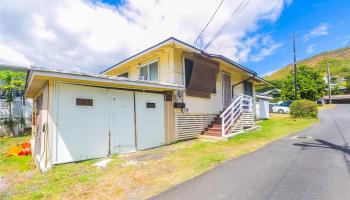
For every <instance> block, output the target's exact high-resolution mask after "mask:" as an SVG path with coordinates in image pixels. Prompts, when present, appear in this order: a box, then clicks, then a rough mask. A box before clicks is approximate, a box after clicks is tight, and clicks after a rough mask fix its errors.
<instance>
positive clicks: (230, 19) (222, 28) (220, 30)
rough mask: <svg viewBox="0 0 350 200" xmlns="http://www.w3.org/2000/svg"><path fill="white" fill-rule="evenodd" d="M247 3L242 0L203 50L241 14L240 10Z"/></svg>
mask: <svg viewBox="0 0 350 200" xmlns="http://www.w3.org/2000/svg"><path fill="white" fill-rule="evenodd" d="M248 3H249V0H243V1H242V2H241V4H240V5H239V6H238V7H237V9H236V10H234V12H233V13H232V15H231V16H230V17H229V18H228V19H227V21H226V22H225V23H224V24H223V25H222V26H221V27H220V29H219V30H218V31H217V32H216V33H215V35H214V37H213V38H212V39H211V40H210V41H209V42H208V44H207V45H206V46H205V47H204V49H203V50H206V49H207V48H208V47H209V46H210V45H211V44H212V43H213V41H214V40H215V39H216V38H217V37H218V36H219V35H220V34H221V32H222V31H223V30H224V29H225V28H226V26H228V25H229V24H230V23H231V22H232V21H233V20H234V19H235V18H236V17H237V16H238V15H239V14H240V13H241V12H242V10H243V9H244V8H245V7H246V6H247V4H248Z"/></svg>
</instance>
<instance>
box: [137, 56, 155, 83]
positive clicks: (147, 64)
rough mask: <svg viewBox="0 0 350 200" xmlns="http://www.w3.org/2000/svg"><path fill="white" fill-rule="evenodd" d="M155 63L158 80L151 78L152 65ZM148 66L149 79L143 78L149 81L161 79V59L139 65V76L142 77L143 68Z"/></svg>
mask: <svg viewBox="0 0 350 200" xmlns="http://www.w3.org/2000/svg"><path fill="white" fill-rule="evenodd" d="M153 63H157V80H151V79H150V78H151V74H150V66H151V64H153ZM143 67H147V79H142V80H147V81H159V59H157V60H153V61H151V62H148V63H146V64H143V65H140V66H139V78H140V79H141V77H142V76H141V68H143Z"/></svg>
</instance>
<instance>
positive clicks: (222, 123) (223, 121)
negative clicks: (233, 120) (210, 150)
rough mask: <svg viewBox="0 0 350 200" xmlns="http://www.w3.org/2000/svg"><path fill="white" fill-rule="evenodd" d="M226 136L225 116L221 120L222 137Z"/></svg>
mask: <svg viewBox="0 0 350 200" xmlns="http://www.w3.org/2000/svg"><path fill="white" fill-rule="evenodd" d="M224 136H225V115H223V116H222V119H221V137H224Z"/></svg>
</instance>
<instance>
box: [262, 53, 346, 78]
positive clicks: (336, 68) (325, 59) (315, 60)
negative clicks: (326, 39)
mask: <svg viewBox="0 0 350 200" xmlns="http://www.w3.org/2000/svg"><path fill="white" fill-rule="evenodd" d="M327 63H329V64H330V69H331V74H332V75H333V76H336V77H338V76H341V77H347V76H350V48H349V47H348V48H339V49H335V50H331V51H325V52H322V53H319V54H316V55H314V56H311V57H309V58H306V59H303V60H301V61H298V62H297V66H300V65H307V66H308V67H311V68H314V69H315V70H318V71H321V72H324V73H325V72H326V66H327ZM291 71H292V64H289V65H287V66H284V67H282V68H280V69H278V70H276V71H275V72H273V73H272V74H270V75H267V76H264V78H265V79H266V80H268V81H274V80H283V79H285V78H287V76H288V75H289V74H290V72H291Z"/></svg>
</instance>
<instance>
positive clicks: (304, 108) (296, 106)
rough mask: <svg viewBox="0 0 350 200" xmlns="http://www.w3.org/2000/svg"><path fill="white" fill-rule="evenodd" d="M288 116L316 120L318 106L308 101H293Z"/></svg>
mask: <svg viewBox="0 0 350 200" xmlns="http://www.w3.org/2000/svg"><path fill="white" fill-rule="evenodd" d="M290 115H291V117H301V118H317V116H318V106H317V104H316V103H315V102H313V101H310V100H297V101H293V103H292V104H291V105H290Z"/></svg>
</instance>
